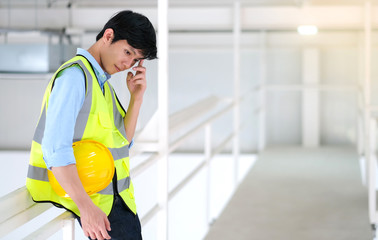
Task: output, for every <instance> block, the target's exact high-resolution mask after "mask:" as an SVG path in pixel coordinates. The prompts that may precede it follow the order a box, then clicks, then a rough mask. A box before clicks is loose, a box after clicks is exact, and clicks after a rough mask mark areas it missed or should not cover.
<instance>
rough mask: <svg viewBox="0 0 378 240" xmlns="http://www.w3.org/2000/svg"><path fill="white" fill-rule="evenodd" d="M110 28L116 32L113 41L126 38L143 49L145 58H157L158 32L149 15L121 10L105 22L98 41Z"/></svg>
mask: <svg viewBox="0 0 378 240" xmlns="http://www.w3.org/2000/svg"><path fill="white" fill-rule="evenodd" d="M108 28H111V29H113V32H114V38H113V41H112V43H115V42H117V41H118V40H126V41H127V42H128V44H130V46H132V47H133V48H135V49H139V50H141V54H142V55H143V56H144V58H145V59H149V60H151V59H155V58H157V56H156V54H157V49H156V33H155V29H154V27H153V26H152V24H151V22H150V20H148V18H147V17H145V16H143V15H142V14H139V13H135V12H133V11H130V10H125V11H121V12H119V13H117V14H116V15H114V16H113V17H112V18H111V19H110V20H109V21H108V22H107V23H106V24H105V26H104V28H103V29H102V30H101V32H100V33H99V34H98V35H97V37H96V41H98V40H99V39H101V38H102V36H103V35H104V32H105V30H106V29H108Z"/></svg>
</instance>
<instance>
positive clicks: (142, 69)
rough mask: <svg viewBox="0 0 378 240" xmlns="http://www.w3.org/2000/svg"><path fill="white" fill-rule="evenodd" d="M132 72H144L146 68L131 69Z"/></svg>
mask: <svg viewBox="0 0 378 240" xmlns="http://www.w3.org/2000/svg"><path fill="white" fill-rule="evenodd" d="M133 70H134V71H137V72H146V68H145V67H140V66H138V67H133Z"/></svg>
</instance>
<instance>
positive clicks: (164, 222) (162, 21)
mask: <svg viewBox="0 0 378 240" xmlns="http://www.w3.org/2000/svg"><path fill="white" fill-rule="evenodd" d="M168 34H169V33H168V0H159V1H158V53H159V60H158V83H159V84H158V111H159V117H158V126H159V134H158V136H159V161H158V196H157V197H158V205H159V206H160V211H159V212H158V214H157V219H158V233H157V234H158V236H157V239H158V240H167V239H168V144H169V143H168V131H169V128H168Z"/></svg>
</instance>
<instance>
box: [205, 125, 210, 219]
mask: <svg viewBox="0 0 378 240" xmlns="http://www.w3.org/2000/svg"><path fill="white" fill-rule="evenodd" d="M205 159H206V175H207V176H206V177H207V179H206V222H207V224H208V225H209V224H210V223H211V211H210V206H211V162H210V161H211V125H210V124H206V126H205Z"/></svg>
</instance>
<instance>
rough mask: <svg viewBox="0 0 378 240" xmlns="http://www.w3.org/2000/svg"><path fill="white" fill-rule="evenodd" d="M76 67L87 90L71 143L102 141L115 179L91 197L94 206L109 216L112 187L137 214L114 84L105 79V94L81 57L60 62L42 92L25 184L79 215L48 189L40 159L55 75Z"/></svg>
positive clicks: (68, 201) (36, 198)
mask: <svg viewBox="0 0 378 240" xmlns="http://www.w3.org/2000/svg"><path fill="white" fill-rule="evenodd" d="M74 65H77V66H79V67H80V68H81V69H82V70H83V72H84V75H85V81H86V93H85V100H84V103H83V106H82V108H81V110H80V112H79V115H78V117H77V120H76V125H75V131H74V138H73V140H72V141H73V142H76V141H80V140H87V139H90V140H94V141H98V142H100V143H102V144H104V145H105V146H106V147H107V148H108V149H109V150H110V152H111V153H112V155H113V158H114V165H115V168H116V175H117V181H116V182H113V181H112V182H111V183H110V184H109V185H108V186H107V187H106V188H105V189H103V190H101V191H100V192H98V193H95V194H93V195H91V196H90V198H91V199H92V201H93V202H94V204H95V205H97V206H98V207H99V208H100V209H102V210H103V211H104V212H105V213H106V214H107V215H109V213H110V211H111V208H112V205H113V200H114V194H115V191H114V190H115V189H114V187H115V186H116V187H117V190H118V193H119V194H120V195H121V197H122V199H123V200H124V201H125V203H126V204H127V206H128V207H129V208H130V209H131V211H133V212H134V214H136V205H135V200H134V187H133V184H132V182H131V179H130V175H129V169H130V163H129V142H128V141H127V139H126V132H125V128H124V123H123V118H124V117H125V114H126V113H125V110H124V109H123V108H122V106H121V104H120V102H119V101H118V98H117V96H116V94H115V92H114V89H113V87H112V86H111V85H110V84H109V83H108V82H106V83H105V84H104V93H103V92H102V90H101V87H100V85H99V83H98V80H97V77H96V75H95V73H94V70H93V68H92V66H91V65H90V63H89V62H88V60H87V59H86V58H85V57H83V56H80V55H78V56H76V57H74V58H72V59H71V60H69V61H67V62H66V63H65V64H63V65H62V66H61V67H60V68H59V69H58V70H57V71H56V73H55V74H54V76H53V77H52V78H51V80H50V83H49V85H48V86H47V89H46V91H45V95H44V98H43V104H42V108H41V114H40V117H39V121H38V124H37V128H36V131H35V134H34V137H33V141H32V147H31V152H30V162H29V169H28V175H27V180H26V187H27V189H28V190H29V192H30V194H31V196H32V198H33V200H34V201H35V202H52V203H53V204H54V205H57V206H61V207H64V208H66V209H67V210H69V211H71V212H73V213H74V214H76V215H77V216H80V212H79V210H78V208H77V206H76V204H75V203H74V202H73V201H72V200H71V199H69V198H63V197H59V196H58V195H57V194H56V193H55V192H54V191H53V189H52V188H51V185H50V182H49V180H48V176H47V171H48V170H47V168H46V164H45V162H44V160H43V153H42V146H41V143H42V138H43V134H44V130H45V122H46V110H47V108H48V105H49V97H50V93H51V90H52V87H53V84H54V80H55V78H56V76H57V74H58V73H59V72H60V71H62V70H63V69H65V68H68V67H72V66H74Z"/></svg>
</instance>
